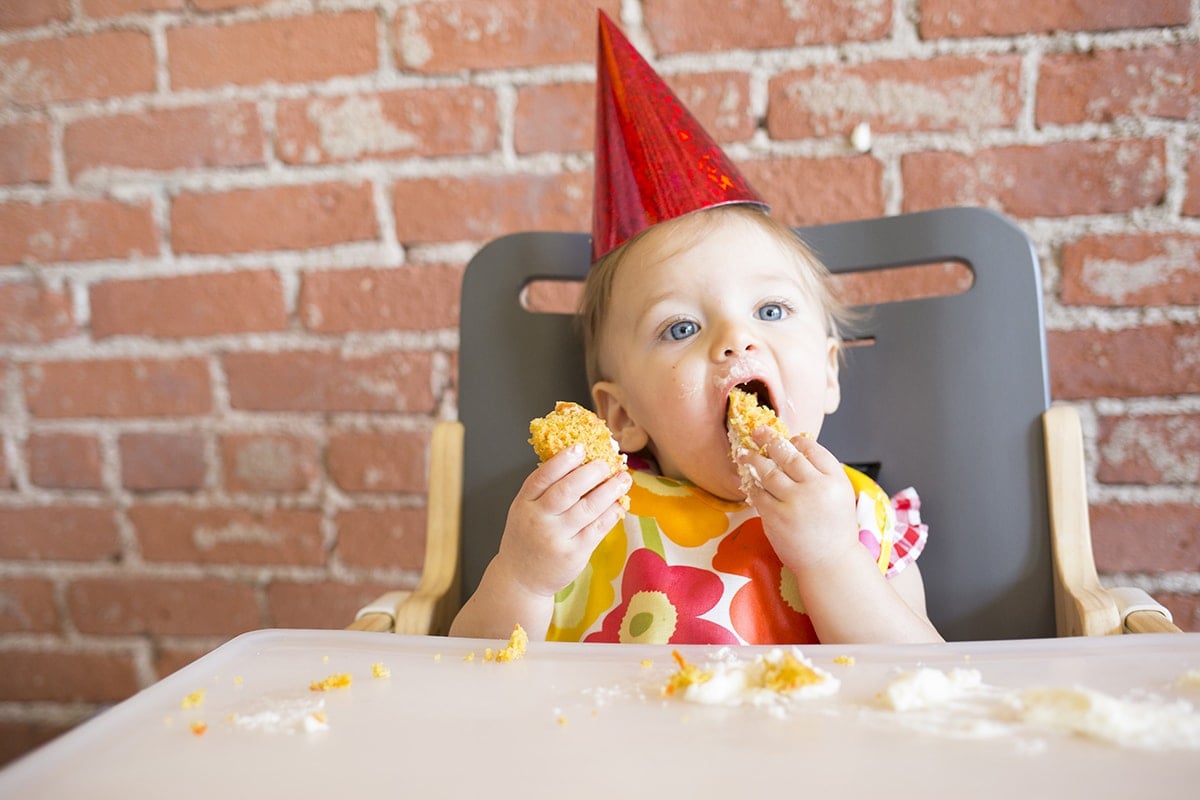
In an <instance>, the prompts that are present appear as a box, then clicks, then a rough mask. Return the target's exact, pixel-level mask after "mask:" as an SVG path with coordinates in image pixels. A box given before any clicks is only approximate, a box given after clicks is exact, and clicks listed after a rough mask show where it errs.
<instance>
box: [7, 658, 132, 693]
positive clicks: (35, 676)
mask: <svg viewBox="0 0 1200 800" xmlns="http://www.w3.org/2000/svg"><path fill="white" fill-rule="evenodd" d="M0 674H3V675H4V680H3V681H0V700H2V701H9V702H12V701H24V702H30V701H56V702H66V703H104V702H113V701H117V700H124V699H125V698H126V697H129V696H130V695H132V694H133V693H135V692H136V691H137V690H138V689H140V688H141V686H139V685H138V679H137V667H136V665H135V664H134V660H133V656H132V655H131V654H130V653H125V652H97V651H94V650H73V649H67V648H62V647H59V648H54V649H45V650H0Z"/></svg>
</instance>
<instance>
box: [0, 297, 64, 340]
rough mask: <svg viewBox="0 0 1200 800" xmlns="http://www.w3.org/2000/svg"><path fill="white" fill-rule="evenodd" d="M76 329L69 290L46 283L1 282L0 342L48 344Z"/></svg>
mask: <svg viewBox="0 0 1200 800" xmlns="http://www.w3.org/2000/svg"><path fill="white" fill-rule="evenodd" d="M75 331H76V327H75V315H74V312H73V311H72V310H71V297H70V295H68V294H67V292H65V291H63V290H62V289H52V288H50V287H49V286H47V285H45V284H43V283H33V282H30V283H5V284H0V344H45V343H47V342H52V341H54V340H55V339H62V338H63V337H65V336H69V335H71V334H72V333H74V332H75Z"/></svg>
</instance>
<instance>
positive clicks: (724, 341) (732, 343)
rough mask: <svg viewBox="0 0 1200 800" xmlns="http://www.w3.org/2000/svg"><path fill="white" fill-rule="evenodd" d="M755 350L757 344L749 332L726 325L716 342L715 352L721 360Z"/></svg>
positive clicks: (740, 327)
mask: <svg viewBox="0 0 1200 800" xmlns="http://www.w3.org/2000/svg"><path fill="white" fill-rule="evenodd" d="M756 348H757V343H756V342H755V339H754V337H753V336H752V335H750V332H749V331H747V330H746V329H745V328H744V327H742V326H740V325H728V326H726V327H725V329H724V330H723V331H722V336H721V338H720V339H719V340H718V345H717V348H716V349H717V352H716V353H714V355H719V356H721V357H723V358H734V357H736V356H739V355H741V354H743V353H747V352H751V351H753V350H755V349H756Z"/></svg>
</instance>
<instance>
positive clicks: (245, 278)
mask: <svg viewBox="0 0 1200 800" xmlns="http://www.w3.org/2000/svg"><path fill="white" fill-rule="evenodd" d="M91 301H92V336H94V337H95V338H97V339H103V338H104V337H107V336H121V335H128V336H152V337H158V338H166V339H183V338H194V337H198V336H220V335H224V334H234V333H253V332H258V331H282V330H287V327H288V319H287V309H286V308H285V307H284V299H283V284H282V282H281V281H280V279H279V275H278V273H276V272H272V271H269V270H254V271H245V272H220V273H211V274H207V275H183V276H180V277H174V278H145V279H142V280H130V281H119V280H118V281H107V282H104V283H97V284H94V285H93V286H92V288H91Z"/></svg>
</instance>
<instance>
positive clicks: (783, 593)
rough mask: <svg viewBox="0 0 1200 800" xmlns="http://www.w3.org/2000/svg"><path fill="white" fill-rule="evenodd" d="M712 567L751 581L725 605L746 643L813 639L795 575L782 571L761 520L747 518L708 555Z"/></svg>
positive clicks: (814, 633)
mask: <svg viewBox="0 0 1200 800" xmlns="http://www.w3.org/2000/svg"><path fill="white" fill-rule="evenodd" d="M712 563H713V568H714V569H717V570H720V571H721V572H728V573H731V574H733V575H742V576H744V577H746V578H749V579H750V582H749V583H747V584H746V585H745V586H743V587H742V588H740V589H738V590H737V593H736V594H735V595H734V596H733V602H732V603H731V604H730V607H729V617H730V619H731V620H732V621H733V629H734V630H735V631H737V632H738V635H739V636H741V637H742V638H743V639H745V640H746V642H748V643H749V644H811V643H815V642H818V641H819V640H818V639H817V632H816V631H815V630H814V629H813V626H812V621H811V620H810V619H809V618H808V614H805V613H804V607H803V603H802V602H801V601H800V593H799V592H798V591H797V590H796V577H795V575H793V574H792V571H791V570H790V569H787V568H786V567H785V566H784V565H783V562H782V561H780V560H779V556H777V555H776V554H775V548H773V547H771V542H770V541H769V540H768V539H767V535H766V534H765V533H764V532H763V527H762V519H761V518H760V517H751V518H750V519H748V520H746V521H745V522H743V523H742V524H741V525H740V526H738V529H737V530H735V531H733V532H732V533H730V534H729V535H728V536H726V537H725V539H724V540H723V541H722V542H721V545H720V547H718V548H717V554H716V555H715V556H713V562H712Z"/></svg>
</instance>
